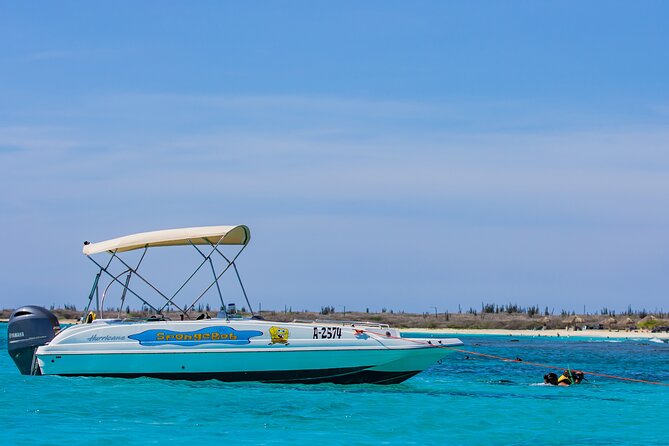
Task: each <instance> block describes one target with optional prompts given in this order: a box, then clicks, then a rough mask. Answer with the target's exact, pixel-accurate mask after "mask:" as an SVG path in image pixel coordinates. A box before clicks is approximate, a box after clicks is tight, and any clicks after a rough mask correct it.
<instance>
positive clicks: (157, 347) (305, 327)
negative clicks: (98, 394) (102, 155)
mask: <svg viewBox="0 0 669 446" xmlns="http://www.w3.org/2000/svg"><path fill="white" fill-rule="evenodd" d="M277 330H278V331H279V332H280V333H283V334H284V336H285V339H283V338H278V337H277ZM68 331H69V333H68ZM207 332H208V333H219V335H218V338H219V339H218V340H216V341H213V340H211V339H210V340H208V341H207V342H204V341H203V340H202V339H201V338H200V339H198V342H191V340H186V341H184V340H183V338H184V336H195V335H194V334H193V333H201V334H202V333H207ZM233 332H234V336H235V339H228V342H217V341H220V337H223V336H226V334H228V335H229V336H230V337H232V336H233V335H232V334H231V333H233ZM147 333H148V334H147ZM167 333H171V334H172V335H171V336H174V337H176V336H180V338H179V339H174V338H170V339H167V340H165V337H166V336H167V335H166V334H167ZM248 333H252V335H248ZM321 333H324V337H325V338H321ZM330 333H334V334H333V335H331V334H330ZM395 334H397V333H396V332H389V331H385V332H383V333H376V332H375V331H373V330H372V329H364V328H361V327H360V326H356V327H351V326H344V327H342V326H336V325H322V324H300V323H291V324H279V323H270V322H264V321H249V322H245V321H244V322H243V321H237V322H230V321H223V320H221V321H210V322H204V323H194V322H186V323H180V322H174V323H168V322H166V323H162V322H161V323H155V322H152V323H134V324H126V323H106V324H105V323H98V324H90V327H86V326H85V325H83V326H75V327H71V328H69V329H67V330H65V331H63V332H62V333H61V334H60V335H59V336H57V337H56V338H55V339H54V340H53V341H52V342H51V343H50V344H49V345H46V346H42V347H39V348H38V350H37V361H38V365H39V368H40V371H41V373H42V374H44V375H62V376H107V377H123V378H138V377H153V378H163V379H184V380H209V379H216V380H221V381H261V382H274V383H326V382H327V383H337V384H357V383H375V384H394V383H399V382H402V381H404V380H406V379H409V378H410V377H412V376H414V375H416V374H417V373H420V372H421V371H422V370H424V369H425V368H427V367H429V366H430V365H432V364H434V363H435V362H437V361H438V360H440V359H441V358H443V357H444V356H446V355H448V353H449V352H450V351H451V349H449V348H448V347H444V346H436V345H430V344H427V343H426V342H421V341H417V340H405V339H401V338H400V337H399V336H394V335H395ZM212 336H213V335H212ZM328 336H331V338H328ZM156 339H160V340H159V341H156ZM189 342H190V343H189ZM184 343H185V344H184ZM449 345H450V346H455V345H461V343H460V342H459V341H457V340H450V344H449Z"/></svg>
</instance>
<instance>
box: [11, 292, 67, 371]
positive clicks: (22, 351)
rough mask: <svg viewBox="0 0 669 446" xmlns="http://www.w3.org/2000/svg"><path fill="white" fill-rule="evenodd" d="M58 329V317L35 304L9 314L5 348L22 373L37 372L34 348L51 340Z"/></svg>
mask: <svg viewBox="0 0 669 446" xmlns="http://www.w3.org/2000/svg"><path fill="white" fill-rule="evenodd" d="M59 330H60V324H59V323H58V318H57V317H56V316H55V315H54V314H53V313H52V312H50V311H49V310H46V309H44V308H42V307H37V306H35V305H27V306H25V307H21V308H19V309H17V310H15V311H14V312H13V313H12V314H11V316H9V324H8V325H7V332H8V333H7V350H8V351H9V356H11V357H12V359H13V360H14V362H15V363H16V366H17V367H18V368H19V371H21V373H22V374H23V375H36V374H39V368H38V367H37V366H36V364H35V359H34V356H35V350H36V349H37V347H39V346H40V345H46V344H47V343H48V342H49V341H51V340H52V339H53V338H54V337H55V336H56V333H57V332H58V331H59Z"/></svg>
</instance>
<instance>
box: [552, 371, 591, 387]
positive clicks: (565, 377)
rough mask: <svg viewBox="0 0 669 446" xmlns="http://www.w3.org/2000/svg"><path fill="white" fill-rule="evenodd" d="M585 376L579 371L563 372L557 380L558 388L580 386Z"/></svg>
mask: <svg viewBox="0 0 669 446" xmlns="http://www.w3.org/2000/svg"><path fill="white" fill-rule="evenodd" d="M584 379H585V375H584V374H583V372H581V371H580V370H565V371H564V373H563V374H562V375H560V377H559V378H558V380H557V385H558V386H571V385H572V384H581V381H583V380H584Z"/></svg>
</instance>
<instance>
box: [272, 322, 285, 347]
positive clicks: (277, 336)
mask: <svg viewBox="0 0 669 446" xmlns="http://www.w3.org/2000/svg"><path fill="white" fill-rule="evenodd" d="M289 334H290V332H289V331H288V329H287V328H283V327H276V326H271V327H270V328H269V336H270V338H271V340H272V342H270V345H272V344H284V345H288V336H289Z"/></svg>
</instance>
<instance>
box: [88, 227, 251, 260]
mask: <svg viewBox="0 0 669 446" xmlns="http://www.w3.org/2000/svg"><path fill="white" fill-rule="evenodd" d="M250 239H251V231H250V230H249V228H248V227H247V226H244V225H237V226H201V227H197V228H181V229H166V230H162V231H151V232H142V233H139V234H132V235H126V236H124V237H118V238H115V239H111V240H106V241H104V242H98V243H90V242H84V249H83V252H84V254H86V255H87V256H90V255H91V254H98V253H100V252H107V251H111V252H125V251H132V250H133V249H142V248H151V247H155V246H178V245H190V244H194V245H217V244H218V245H246V244H247V243H248V242H249V240H250Z"/></svg>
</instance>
